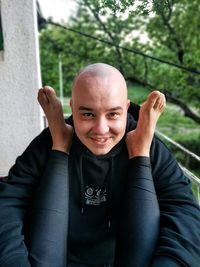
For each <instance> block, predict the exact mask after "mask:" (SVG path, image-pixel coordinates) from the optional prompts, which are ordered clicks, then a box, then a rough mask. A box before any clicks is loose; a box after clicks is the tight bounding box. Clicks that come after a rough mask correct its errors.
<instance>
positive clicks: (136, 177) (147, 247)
mask: <svg viewBox="0 0 200 267" xmlns="http://www.w3.org/2000/svg"><path fill="white" fill-rule="evenodd" d="M120 221H121V223H120V228H119V230H118V234H117V238H116V251H115V265H114V266H115V267H118V266H119V267H121V266H123V267H126V266H127V267H130V266H134V267H141V266H150V262H151V261H152V258H153V255H154V251H155V248H156V243H157V238H158V233H159V221H160V212H159V207H158V200H157V196H156V192H155V187H154V182H153V179H152V171H151V163H150V159H149V158H148V157H134V158H132V159H131V160H130V162H129V173H128V177H127V184H126V187H125V194H124V203H123V206H122V214H121V219H120ZM141 251H142V253H141Z"/></svg>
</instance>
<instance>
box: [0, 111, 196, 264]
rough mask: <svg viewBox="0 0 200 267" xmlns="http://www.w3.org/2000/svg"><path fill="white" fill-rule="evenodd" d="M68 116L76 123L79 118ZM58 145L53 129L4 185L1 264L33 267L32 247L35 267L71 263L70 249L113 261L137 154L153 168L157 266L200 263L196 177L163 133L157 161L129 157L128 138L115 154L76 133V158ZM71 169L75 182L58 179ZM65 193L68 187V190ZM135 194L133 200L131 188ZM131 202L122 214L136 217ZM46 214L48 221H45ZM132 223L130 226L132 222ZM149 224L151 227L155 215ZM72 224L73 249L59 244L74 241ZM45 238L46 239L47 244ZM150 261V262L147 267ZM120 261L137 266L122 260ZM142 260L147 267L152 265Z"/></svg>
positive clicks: (81, 256)
mask: <svg viewBox="0 0 200 267" xmlns="http://www.w3.org/2000/svg"><path fill="white" fill-rule="evenodd" d="M129 111H130V113H131V114H132V115H133V114H137V113H135V107H133V106H131V108H130V109H129ZM133 111H134V113H133ZM128 118H129V120H128V124H127V130H131V129H133V128H134V127H135V122H134V120H133V118H132V117H131V116H128ZM136 119H137V118H136ZM68 122H69V123H71V120H69V121H68ZM51 146H52V141H51V137H50V133H49V130H48V129H46V130H44V131H43V132H42V133H41V134H40V135H39V136H38V137H36V138H35V139H34V140H33V141H32V142H31V144H30V145H29V146H28V148H27V149H26V150H25V152H24V153H23V154H22V155H21V156H20V157H18V159H17V161H16V163H15V165H14V166H13V167H12V168H11V170H10V172H9V176H8V177H6V178H4V179H3V180H2V181H1V183H0V266H2V267H11V266H12V267H13V266H17V267H18V266H20V267H28V266H30V263H29V262H28V252H27V246H28V250H29V251H30V255H29V261H30V262H31V266H33V267H34V266H41V267H46V266H48V267H50V266H52V267H57V266H59V267H65V266H66V261H67V259H66V258H65V257H64V254H65V253H66V251H67V250H68V257H69V258H70V259H73V260H77V261H78V260H80V261H83V262H88V263H89V262H91V263H92V262H95V263H108V262H111V261H112V260H113V257H114V249H115V247H114V239H115V235H116V229H118V225H117V223H118V222H119V221H120V216H121V212H120V209H122V203H124V200H123V197H124V195H125V194H127V192H128V191H127V188H126V184H127V182H126V179H127V177H129V176H133V175H135V173H133V170H131V168H132V167H131V165H132V164H134V163H133V161H134V160H136V161H138V162H139V166H140V165H141V166H145V168H147V167H148V168H151V169H152V176H153V180H154V185H155V190H156V193H157V197H158V203H159V207H160V216H161V217H160V232H159V237H158V243H157V245H156V248H155V253H154V258H153V261H152V264H151V266H153V267H154V266H155V267H157V266H160V267H161V266H162V267H164V266H167V267H169V266H190V267H198V266H199V262H200V242H199V241H200V210H199V207H198V205H197V204H196V203H195V201H194V199H193V196H192V192H191V188H190V187H191V185H190V181H189V179H188V178H187V177H185V176H184V175H183V173H182V171H181V170H180V168H179V167H178V164H177V162H176V160H175V159H174V158H173V156H172V155H171V153H170V152H169V151H168V149H167V148H166V147H165V146H164V145H163V143H162V142H161V141H160V140H159V139H158V138H156V137H155V138H154V140H153V142H152V147H151V157H150V161H151V164H150V161H149V159H148V158H144V157H141V158H139V159H137V158H136V159H134V160H131V161H129V160H128V154H127V151H126V147H125V143H124V140H122V141H121V142H120V143H119V144H118V145H117V146H116V147H114V148H113V150H112V151H111V152H110V153H108V155H105V156H98V157H97V156H94V155H92V154H91V153H90V152H89V151H87V149H86V148H85V147H84V146H83V145H82V144H81V143H80V141H79V140H78V139H77V138H76V137H75V138H74V142H73V145H72V149H71V152H70V156H69V157H68V155H66V154H65V153H62V152H58V151H51ZM138 162H137V164H138ZM68 164H69V168H68ZM137 164H136V165H137ZM148 165H149V166H148ZM150 165H151V166H150ZM88 166H89V168H88ZM142 168H143V167H142ZM68 170H69V177H68V178H69V181H68V180H67V179H66V181H65V182H64V184H63V180H62V181H59V180H55V179H54V180H53V182H52V183H51V182H50V181H51V175H52V173H54V174H55V173H56V176H57V177H62V176H63V174H64V175H65V172H66V173H67V172H68ZM88 170H90V171H89V172H88ZM94 178H95V179H94ZM58 179H59V178H58ZM68 183H69V184H68ZM131 183H132V181H130V182H128V185H131ZM63 188H64V190H63ZM128 190H129V189H128ZM153 190H154V188H153V189H152V191H153ZM129 191H131V190H129ZM58 192H61V195H60V196H59V195H58ZM151 193H152V192H151ZM129 195H130V198H131V197H132V195H131V193H130V194H129ZM35 196H36V197H35ZM68 196H69V205H68ZM59 197H60V198H61V199H64V202H63V203H64V204H66V205H64V204H63V206H61V207H56V204H55V203H56V201H57V200H58V199H59ZM49 198H50V199H49ZM130 198H128V200H130ZM126 201H127V200H126ZM153 201H155V197H154V198H153ZM129 202H130V201H127V203H129ZM155 202H156V201H155ZM41 203H42V204H41ZM54 205H55V207H54ZM155 205H156V204H154V206H155ZM129 206H130V205H129V204H128V205H126V206H125V207H123V209H124V211H122V213H123V212H124V213H125V214H128V215H129V212H130V207H129ZM38 207H39V209H40V212H39V213H38V211H37V209H38ZM41 207H42V208H41ZM49 207H51V211H50V212H49ZM68 207H69V212H68ZM138 209H140V207H138ZM34 210H36V212H35V211H34ZM30 213H32V215H34V214H37V218H36V219H35V218H34V217H31V216H32V215H30ZM38 214H39V216H38ZM49 214H50V216H49ZM130 214H131V212H130ZM46 215H47V216H46ZM45 216H46V217H45ZM68 216H69V220H68ZM30 218H31V219H30ZM45 218H48V220H47V221H45ZM132 219H134V218H132ZM38 221H39V223H38ZM130 221H131V222H134V220H130ZM24 222H25V223H24ZM52 222H53V223H52ZM68 222H69V227H68ZM126 222H127V225H124V224H126ZM126 222H124V223H123V228H122V229H123V234H124V235H126V232H127V236H128V235H129V234H130V235H131V231H133V229H132V228H134V225H133V223H132V224H130V223H129V220H126ZM48 223H50V226H49V229H47V225H49V224H48ZM145 223H146V224H147V225H148V223H149V222H148V220H147V221H146V222H145ZM30 225H31V230H30V228H29V226H30ZM34 225H39V226H40V227H41V228H40V229H39V230H40V231H39V230H38V229H34V230H33V228H34ZM24 226H26V227H24ZM119 227H120V226H119ZM131 227H132V228H131ZM126 228H127V230H126ZM136 228H137V227H136ZM52 229H54V230H53V231H52ZM67 229H68V230H69V231H68V249H67V245H66V246H62V247H60V246H59V245H58V244H60V243H59V242H60V240H59V242H58V243H56V242H57V241H56V239H57V237H58V236H59V237H60V239H62V240H61V243H62V244H64V243H66V244H67V240H65V238H66V237H67ZM30 231H32V232H33V233H34V232H37V231H39V234H40V235H41V236H38V238H37V237H35V238H33V237H30V240H29V238H28V237H27V240H25V241H26V245H25V243H24V234H25V235H26V233H27V232H29V233H30ZM48 231H51V237H49V238H48V240H47V239H46V236H45V233H47V232H48ZM43 234H44V235H43ZM27 236H29V235H28V234H27ZM121 236H122V235H121ZM43 237H44V238H43ZM155 237H156V233H155ZM153 238H154V237H153ZM119 239H120V238H119ZM38 240H41V242H40V243H39V244H38ZM65 241H66V242H65ZM154 241H155V240H154ZM49 242H50V244H51V246H50V245H49ZM47 244H48V250H49V251H48V253H47V255H48V257H49V259H45V260H46V262H48V261H49V263H47V264H46V265H45V264H41V265H37V264H36V262H37V261H38V262H39V260H38V259H37V257H38V258H39V257H40V256H41V257H43V255H44V254H45V253H46V251H43V250H42V249H44V250H45V248H46V246H47ZM35 245H36V247H35ZM57 245H58V246H59V249H58V247H57V250H56V252H55V247H56V246H57ZM153 249H154V248H153ZM135 250H136V248H135ZM52 251H53V252H52ZM38 253H40V255H39V256H38ZM97 253H98V255H97ZM138 253H139V252H138ZM140 253H143V251H141V252H140ZM66 255H67V254H66ZM97 256H98V257H97ZM56 257H57V258H58V259H60V262H59V260H58V261H54V263H52V261H51V260H53V259H55V258H56ZM64 258H65V259H64ZM88 258H89V259H88ZM45 260H44V261H45ZM105 261H106V262H105ZM50 262H51V264H53V265H50ZM149 265H150V263H148V265H147V266H149ZM116 266H121V267H122V266H123V267H125V266H127V267H129V266H134V267H135V266H136V265H133V264H129V265H128V263H127V264H124V265H117V263H116ZM137 266H139V267H145V265H144V264H143V265H137Z"/></svg>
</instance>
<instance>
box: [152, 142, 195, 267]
mask: <svg viewBox="0 0 200 267" xmlns="http://www.w3.org/2000/svg"><path fill="white" fill-rule="evenodd" d="M151 160H152V172H153V178H154V183H155V189H156V193H157V196H158V203H159V207H160V233H159V240H158V245H157V249H156V253H155V260H154V262H153V264H152V267H163V266H177V267H178V266H180V267H181V266H190V267H197V266H199V262H200V246H199V244H200V208H199V206H198V204H197V203H196V201H195V199H194V197H193V194H192V191H191V182H190V180H189V179H188V178H187V177H186V176H185V175H184V174H183V172H182V170H181V169H180V167H179V165H178V163H177V161H176V160H175V159H174V157H173V156H172V154H171V153H170V152H169V150H168V149H167V148H166V146H165V145H164V144H163V143H162V142H161V141H160V140H159V139H157V138H155V139H154V141H153V144H152V150H151Z"/></svg>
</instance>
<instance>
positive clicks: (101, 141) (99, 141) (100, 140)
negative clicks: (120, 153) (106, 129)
mask: <svg viewBox="0 0 200 267" xmlns="http://www.w3.org/2000/svg"><path fill="white" fill-rule="evenodd" d="M91 140H92V141H93V142H94V143H95V144H98V145H105V144H106V143H107V142H108V140H109V137H101V138H95V137H91Z"/></svg>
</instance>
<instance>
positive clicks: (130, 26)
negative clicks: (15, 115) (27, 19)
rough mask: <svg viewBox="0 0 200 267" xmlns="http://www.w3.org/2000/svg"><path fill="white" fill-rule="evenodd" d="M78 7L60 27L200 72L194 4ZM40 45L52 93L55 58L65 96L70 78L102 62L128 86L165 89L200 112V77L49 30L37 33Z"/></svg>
mask: <svg viewBox="0 0 200 267" xmlns="http://www.w3.org/2000/svg"><path fill="white" fill-rule="evenodd" d="M79 2H80V6H79V9H78V11H77V14H76V15H75V16H74V18H72V19H71V21H70V22H68V23H67V24H66V25H64V26H67V27H69V28H73V29H74V30H77V31H78V32H80V33H81V32H83V33H87V34H89V35H90V36H95V37H96V38H100V39H103V40H107V41H109V42H110V43H114V44H116V45H117V46H119V45H120V46H124V47H126V48H127V49H130V50H133V51H141V52H143V53H145V54H148V55H150V56H154V57H157V58H161V59H164V60H167V61H170V62H174V63H177V64H180V65H183V66H187V67H190V68H191V69H195V70H199V69H200V62H199V57H200V49H199V46H200V35H199V25H200V16H199V11H200V7H199V4H198V1H197V0H194V1H192V2H191V1H189V0H182V1H178V0H176V1H170V0H168V1H167V0H165V1H158V0H156V1H128V0H127V1H111V0H110V1H109V0H107V1H106V0H101V1H94V0H80V1H79ZM103 11H105V12H103ZM127 11H128V13H127ZM124 13H125V14H124ZM50 22H51V19H50ZM142 34H145V35H146V37H147V38H148V39H147V41H146V42H143V41H142V38H141V35H142ZM40 46H41V63H42V77H43V83H45V84H46V83H48V84H50V85H52V86H54V87H55V88H58V81H59V77H58V57H59V55H61V59H62V63H63V79H64V88H65V96H67V95H69V94H70V89H71V84H72V81H73V78H74V76H75V75H76V73H77V72H78V70H79V69H80V68H82V67H83V66H85V65H87V64H90V63H93V62H105V63H109V64H111V65H114V66H115V67H117V68H118V69H119V70H120V71H121V72H122V73H123V74H124V76H125V78H126V79H127V81H129V82H131V83H135V82H137V83H138V82H141V84H144V82H145V83H147V84H150V85H151V86H153V87H154V88H156V89H158V90H161V91H166V90H167V91H168V92H170V93H172V94H173V95H174V96H175V97H177V98H178V99H180V100H182V101H184V102H186V103H188V104H189V105H192V106H194V107H195V108H196V110H197V112H198V110H199V108H200V106H199V98H200V95H199V82H200V76H199V75H197V74H192V73H189V72H188V73H187V72H186V71H183V70H181V69H178V68H175V67H172V66H170V65H167V64H163V63H159V62H157V61H153V60H150V59H147V58H145V57H144V56H141V55H139V54H137V53H130V52H128V51H125V50H122V49H120V48H119V47H117V46H112V45H108V44H106V43H104V42H100V41H98V40H95V39H92V38H88V37H86V36H84V35H83V34H78V33H75V32H73V31H70V30H66V29H61V28H58V27H56V26H53V25H49V26H48V27H47V28H46V29H43V30H42V31H41V33H40Z"/></svg>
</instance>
